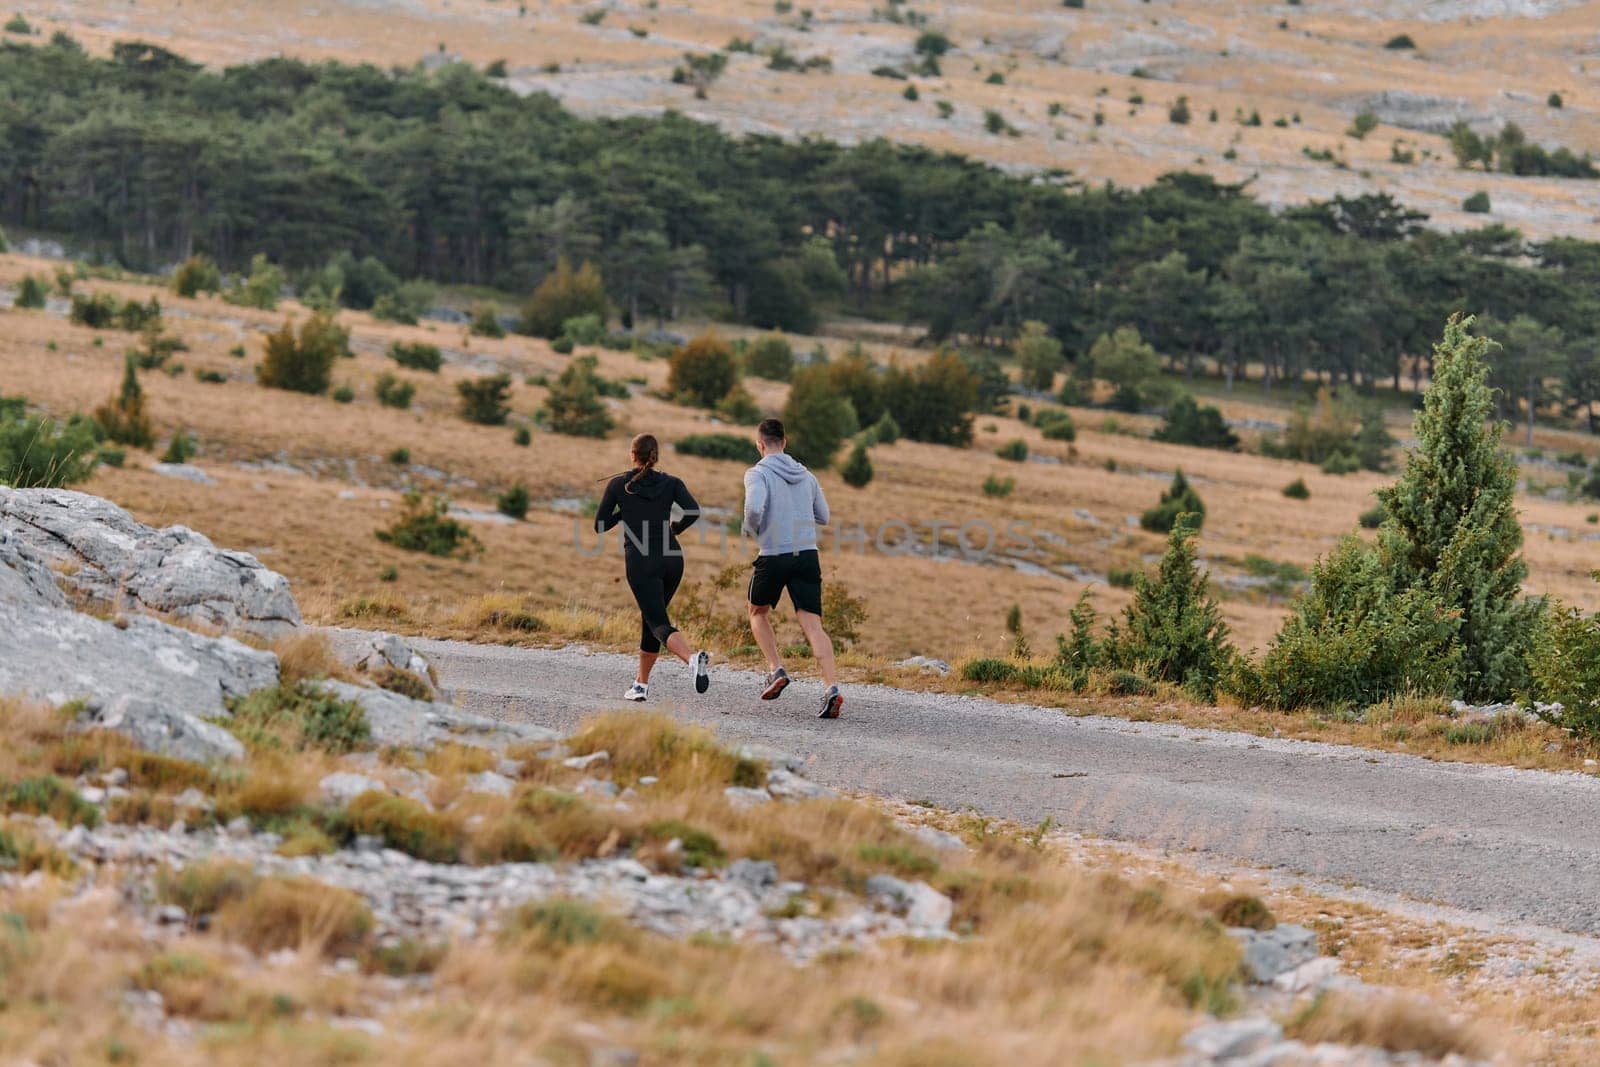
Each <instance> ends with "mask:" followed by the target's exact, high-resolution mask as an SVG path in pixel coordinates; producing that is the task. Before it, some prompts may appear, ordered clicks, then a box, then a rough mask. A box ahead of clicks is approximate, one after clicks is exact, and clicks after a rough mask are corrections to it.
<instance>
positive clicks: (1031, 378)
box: [1016, 319, 1066, 393]
mask: <svg viewBox="0 0 1600 1067" xmlns="http://www.w3.org/2000/svg"><path fill="white" fill-rule="evenodd" d="M1016 353H1017V367H1018V368H1019V369H1020V370H1021V371H1022V384H1023V385H1025V386H1027V387H1028V388H1030V389H1038V390H1040V391H1041V392H1046V393H1048V392H1049V391H1050V389H1051V387H1052V386H1054V385H1055V383H1056V375H1057V374H1058V373H1060V371H1061V368H1062V367H1063V366H1065V364H1066V357H1065V356H1064V355H1062V352H1061V342H1060V341H1058V340H1056V339H1055V338H1054V337H1051V336H1050V327H1048V326H1046V325H1045V324H1044V323H1042V322H1037V321H1034V320H1032V319H1030V320H1029V321H1027V322H1025V323H1023V324H1022V336H1021V337H1019V338H1017V343H1016Z"/></svg>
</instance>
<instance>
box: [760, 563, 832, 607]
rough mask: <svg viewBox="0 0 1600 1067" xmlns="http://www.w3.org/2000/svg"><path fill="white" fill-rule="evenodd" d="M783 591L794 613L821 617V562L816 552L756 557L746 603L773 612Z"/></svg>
mask: <svg viewBox="0 0 1600 1067" xmlns="http://www.w3.org/2000/svg"><path fill="white" fill-rule="evenodd" d="M785 589H787V590H788V591H789V602H790V603H791V604H793V605H794V610H796V611H809V612H810V613H811V614H813V615H821V614H822V561H821V560H820V559H819V558H818V557H817V550H816V549H814V548H812V549H808V550H807V551H805V552H785V553H784V554H783V555H781V556H757V557H756V568H755V573H754V574H752V575H751V576H750V594H749V599H750V603H752V604H759V605H762V606H763V607H769V608H775V607H777V606H778V598H779V597H781V596H783V591H784V590H785Z"/></svg>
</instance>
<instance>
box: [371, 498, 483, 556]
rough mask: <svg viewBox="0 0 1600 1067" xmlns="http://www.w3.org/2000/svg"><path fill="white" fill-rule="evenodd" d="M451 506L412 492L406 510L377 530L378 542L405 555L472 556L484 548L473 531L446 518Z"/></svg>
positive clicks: (443, 501)
mask: <svg viewBox="0 0 1600 1067" xmlns="http://www.w3.org/2000/svg"><path fill="white" fill-rule="evenodd" d="M449 511H450V504H449V502H448V501H446V500H445V499H444V498H443V497H434V498H433V499H432V500H428V499H426V498H424V497H423V495H422V494H421V493H420V492H418V491H417V490H415V489H413V490H411V491H409V492H407V493H406V495H405V510H404V512H403V513H402V514H401V516H400V518H398V519H396V520H395V522H394V525H392V526H390V527H389V528H388V529H384V530H379V531H378V533H377V537H378V540H380V541H382V542H384V543H385V544H390V545H394V546H395V547H396V548H403V549H405V550H406V551H408V552H425V553H427V554H428V555H430V556H441V557H449V556H461V557H467V556H471V555H473V554H474V553H476V552H480V551H482V549H483V545H482V544H480V543H479V541H478V539H477V538H476V537H474V536H473V534H472V531H471V530H469V529H467V527H466V526H465V525H464V524H463V523H461V522H459V521H457V520H456V519H452V518H450V516H449Z"/></svg>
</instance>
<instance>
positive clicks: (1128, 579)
mask: <svg viewBox="0 0 1600 1067" xmlns="http://www.w3.org/2000/svg"><path fill="white" fill-rule="evenodd" d="M1138 580H1139V571H1137V570H1135V569H1134V568H1132V567H1112V568H1111V569H1110V570H1108V571H1106V584H1107V585H1109V586H1111V588H1113V589H1132V588H1133V585H1134V583H1135V582H1137V581H1138Z"/></svg>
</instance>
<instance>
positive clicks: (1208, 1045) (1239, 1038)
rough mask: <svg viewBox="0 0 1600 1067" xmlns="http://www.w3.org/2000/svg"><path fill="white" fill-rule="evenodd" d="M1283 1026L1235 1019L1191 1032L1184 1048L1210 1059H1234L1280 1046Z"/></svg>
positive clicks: (1260, 1021) (1258, 1018)
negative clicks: (1273, 1046) (1278, 1044)
mask: <svg viewBox="0 0 1600 1067" xmlns="http://www.w3.org/2000/svg"><path fill="white" fill-rule="evenodd" d="M1282 1037H1283V1027H1281V1026H1279V1025H1278V1024H1277V1023H1275V1022H1273V1021H1272V1020H1271V1019H1266V1018H1260V1017H1255V1018H1246V1019H1232V1020H1229V1021H1228V1022H1219V1023H1210V1024H1208V1025H1206V1026H1202V1027H1200V1028H1199V1029H1197V1030H1191V1031H1189V1033H1188V1034H1186V1035H1185V1036H1184V1038H1183V1047H1184V1048H1185V1049H1187V1050H1188V1051H1190V1052H1192V1053H1194V1054H1195V1055H1196V1056H1200V1057H1203V1058H1205V1059H1208V1060H1231V1059H1238V1058H1240V1057H1243V1056H1248V1055H1249V1054H1251V1053H1253V1052H1259V1051H1261V1050H1262V1049H1264V1048H1267V1047H1269V1046H1271V1045H1275V1044H1277V1043H1278V1041H1279V1039H1280V1038H1282Z"/></svg>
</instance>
